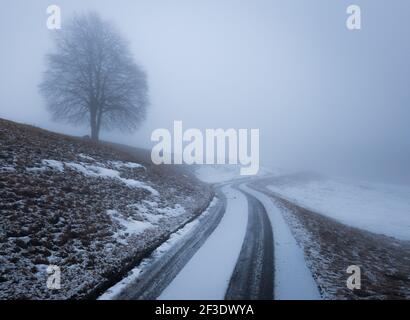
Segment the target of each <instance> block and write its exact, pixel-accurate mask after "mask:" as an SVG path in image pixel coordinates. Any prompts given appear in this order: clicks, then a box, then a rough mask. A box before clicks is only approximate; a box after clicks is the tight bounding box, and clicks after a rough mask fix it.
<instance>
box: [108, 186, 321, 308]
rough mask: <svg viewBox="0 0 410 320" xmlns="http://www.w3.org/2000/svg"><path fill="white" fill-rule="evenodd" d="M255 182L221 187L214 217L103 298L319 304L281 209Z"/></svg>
mask: <svg viewBox="0 0 410 320" xmlns="http://www.w3.org/2000/svg"><path fill="white" fill-rule="evenodd" d="M250 181H253V180H248V181H245V180H244V181H240V182H238V181H236V182H231V183H225V184H220V185H219V187H217V193H218V198H219V205H218V206H217V207H216V208H215V210H214V214H209V213H208V214H205V215H202V216H200V218H199V219H198V221H196V222H195V221H194V222H193V223H195V224H196V226H197V228H196V229H195V228H193V229H192V228H191V229H192V230H191V235H189V234H187V236H184V237H178V238H176V239H179V240H178V241H176V243H175V244H173V245H172V246H171V247H170V248H169V249H167V250H168V251H165V252H164V253H162V254H161V255H160V256H159V257H158V258H156V257H155V254H154V257H153V258H152V260H153V263H151V264H150V263H147V264H146V265H144V270H145V272H144V273H142V274H141V273H140V271H138V272H137V273H138V274H140V275H139V276H138V277H137V278H136V280H130V281H125V282H127V283H126V285H124V286H123V285H119V287H118V288H117V289H116V290H114V292H116V293H115V294H114V295H113V294H112V292H111V293H110V294H108V295H105V298H108V299H110V298H117V299H118V298H120V299H122V298H129V299H152V298H157V299H160V300H186V299H189V300H222V299H225V298H226V299H271V298H272V297H274V299H292V300H293V299H295V300H297V299H321V296H320V293H319V290H318V287H317V285H316V283H315V281H314V279H313V277H312V274H311V272H310V270H309V268H308V267H307V265H306V261H305V257H304V253H303V251H302V249H301V248H300V247H299V246H298V244H297V243H296V240H295V239H294V237H293V235H292V233H291V231H290V229H289V227H288V225H287V224H286V222H285V220H284V218H283V217H282V213H281V211H280V209H279V208H278V207H276V205H275V204H274V202H273V201H272V200H271V199H270V198H269V197H268V196H266V195H265V194H263V193H261V192H259V191H256V190H254V189H252V188H250V187H248V186H247V184H246V183H249V182H250ZM218 208H219V209H218ZM218 212H219V213H218ZM218 215H219V218H218ZM272 235H273V241H272ZM174 242H175V241H174ZM138 278H139V280H138ZM266 282H268V283H266ZM122 287H124V288H125V289H122Z"/></svg>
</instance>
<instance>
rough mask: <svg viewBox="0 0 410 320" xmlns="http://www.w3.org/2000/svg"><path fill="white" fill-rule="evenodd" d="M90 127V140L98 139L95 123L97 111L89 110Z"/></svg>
mask: <svg viewBox="0 0 410 320" xmlns="http://www.w3.org/2000/svg"><path fill="white" fill-rule="evenodd" d="M90 127H91V140H94V141H98V136H99V131H100V130H99V128H98V125H97V113H96V112H95V111H91V112H90Z"/></svg>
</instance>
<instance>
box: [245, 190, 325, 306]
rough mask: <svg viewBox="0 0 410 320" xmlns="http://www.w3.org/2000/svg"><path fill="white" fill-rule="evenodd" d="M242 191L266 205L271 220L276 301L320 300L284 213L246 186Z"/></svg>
mask: <svg viewBox="0 0 410 320" xmlns="http://www.w3.org/2000/svg"><path fill="white" fill-rule="evenodd" d="M240 188H241V189H242V190H244V191H246V192H248V193H250V194H251V195H253V196H254V197H256V198H257V199H259V201H261V202H262V204H263V206H264V207H265V209H266V211H267V213H268V216H269V218H270V220H271V224H272V229H273V237H274V256H275V259H274V261H275V289H274V292H275V299H276V300H319V299H321V296H320V293H319V289H318V287H317V285H316V283H315V281H314V279H313V277H312V274H311V272H310V270H309V269H308V267H307V265H306V261H305V256H304V254H303V251H302V250H301V248H300V247H299V246H298V244H297V243H296V240H295V238H294V237H293V235H292V233H291V231H290V229H289V227H288V225H287V224H286V222H285V220H284V218H283V216H282V214H281V211H280V209H279V208H278V207H276V206H275V205H274V203H273V202H272V200H271V199H270V198H269V197H267V196H266V195H264V194H261V193H260V192H257V191H254V190H253V189H250V188H249V187H247V186H246V185H241V186H240Z"/></svg>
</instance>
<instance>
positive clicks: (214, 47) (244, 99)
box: [0, 0, 410, 166]
mask: <svg viewBox="0 0 410 320" xmlns="http://www.w3.org/2000/svg"><path fill="white" fill-rule="evenodd" d="M50 4H57V5H59V6H60V7H61V10H62V18H63V20H62V28H64V20H65V19H68V18H70V16H71V15H72V14H73V13H74V12H79V13H81V12H85V11H88V10H94V11H97V12H99V13H100V14H101V15H102V17H103V18H104V19H107V20H110V21H112V22H113V23H114V24H116V25H117V27H118V28H119V30H120V31H121V33H122V34H123V36H124V37H125V38H126V39H127V40H128V41H129V42H130V45H131V48H132V51H133V53H134V55H135V58H136V60H137V61H138V63H139V64H140V65H141V66H143V68H144V69H145V71H146V72H147V74H148V80H149V86H150V98H151V107H150V109H149V112H148V118H147V121H146V122H145V123H144V125H143V126H142V127H141V129H140V130H139V131H137V132H136V133H135V134H132V135H124V134H121V133H119V132H109V133H105V132H104V133H103V134H102V138H103V139H108V140H114V141H119V142H124V143H127V144H130V145H134V146H143V147H148V148H149V147H151V146H152V145H153V143H151V142H150V135H151V132H152V131H153V130H154V129H156V128H160V127H165V128H170V127H171V126H172V124H173V121H174V120H182V121H183V124H184V127H185V128H186V129H187V128H190V127H195V128H201V129H205V128H219V127H221V128H226V129H227V128H259V129H260V134H261V146H260V150H261V160H262V165H266V166H270V165H276V164H284V163H286V164H288V163H291V162H292V163H293V162H299V161H304V162H305V163H309V161H315V160H317V159H318V155H320V157H319V158H322V159H323V158H324V157H325V156H333V157H334V158H338V157H343V156H345V155H346V154H349V155H356V154H360V153H361V152H363V151H364V150H365V151H366V152H367V151H368V152H369V153H368V154H369V155H371V156H372V157H374V155H375V154H376V155H377V154H382V155H391V154H394V152H396V151H397V150H398V151H397V152H398V153H399V154H400V155H403V154H410V152H407V151H408V150H410V126H409V119H410V106H409V101H410V90H409V89H410V88H409V81H408V79H409V74H410V65H409V59H410V37H409V30H410V19H409V13H410V3H408V2H406V1H403V0H389V1H387V0H385V1H381V0H367V1H365V0H360V1H359V0H350V1H345V0H338V1H329V0H309V1H303V0H281V1H275V0H266V1H264V0H195V1H192V0H191V1H189V0H172V1H167V0H129V1H127V0H123V1H118V0H117V1H111V0H94V1H92V0H86V1H84V0H81V1H80V0H66V1H54V2H50V1H43V0H36V1H28V0H3V1H2V2H1V5H0V8H1V11H0V41H1V50H0V70H1V74H0V117H2V118H6V119H11V120H15V121H19V122H24V123H29V124H35V125H37V126H40V127H43V128H47V129H51V130H55V131H60V132H65V133H70V134H75V135H83V134H86V133H87V132H88V131H87V128H75V129H73V128H72V127H69V126H66V125H62V124H59V123H55V122H53V121H51V117H50V114H49V113H48V111H47V110H46V108H45V102H44V100H43V99H42V97H41V96H40V95H39V93H38V87H37V86H38V84H39V83H40V81H41V78H42V72H43V71H44V68H45V55H46V54H47V53H48V52H50V50H51V48H52V42H51V36H50V34H51V33H52V32H56V31H49V30H48V29H47V28H46V19H47V15H46V8H47V6H48V5H50ZM350 4H358V5H360V6H361V9H362V30H360V31H355V32H351V31H349V30H347V28H346V25H345V21H346V19H347V14H346V8H347V7H348V5H350ZM57 32H58V31H57ZM374 150H376V151H374ZM366 152H364V153H366ZM372 152H375V153H372Z"/></svg>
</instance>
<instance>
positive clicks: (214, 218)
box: [114, 192, 226, 300]
mask: <svg viewBox="0 0 410 320" xmlns="http://www.w3.org/2000/svg"><path fill="white" fill-rule="evenodd" d="M217 198H218V200H219V201H218V202H217V204H216V205H215V206H214V207H213V208H211V209H210V210H212V212H209V214H207V215H206V216H204V217H199V218H198V219H201V221H200V223H199V224H198V225H197V226H195V227H194V228H193V229H192V230H190V232H189V233H188V234H187V235H186V236H184V239H181V240H183V241H178V242H177V243H176V244H175V245H174V246H173V247H172V248H171V249H169V250H168V251H167V252H165V253H164V254H163V255H162V256H160V257H159V258H158V259H156V260H155V261H154V262H153V263H152V264H150V266H149V268H146V270H143V271H142V274H141V276H140V277H138V279H137V280H136V281H135V282H133V283H131V284H130V285H128V286H127V287H126V288H124V289H123V290H122V291H121V292H120V293H119V294H118V295H116V296H115V297H114V299H115V300H153V299H156V298H157V297H158V296H159V295H160V294H161V292H162V291H163V290H164V289H165V288H166V287H167V286H168V285H169V284H170V283H171V281H172V280H173V279H174V278H175V276H176V275H177V274H178V273H179V272H180V271H181V269H182V268H183V267H184V266H185V264H186V263H187V262H188V261H189V260H190V259H191V258H192V256H193V255H194V254H195V252H196V251H197V250H198V249H199V248H200V247H201V246H202V244H203V243H204V242H205V241H206V240H207V238H208V237H209V235H210V234H211V233H212V232H213V231H214V230H215V228H216V227H217V226H218V224H219V222H220V221H221V219H222V217H223V215H224V213H225V207H226V199H225V196H224V195H223V194H222V193H220V192H218V193H217Z"/></svg>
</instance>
